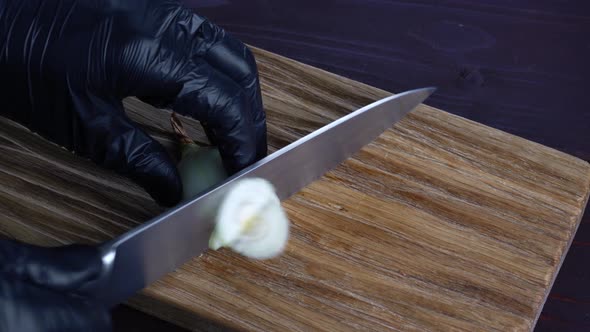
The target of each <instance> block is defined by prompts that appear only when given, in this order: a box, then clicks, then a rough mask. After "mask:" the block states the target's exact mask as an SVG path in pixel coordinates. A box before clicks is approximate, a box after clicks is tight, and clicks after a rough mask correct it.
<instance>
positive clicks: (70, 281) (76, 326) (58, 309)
mask: <svg viewBox="0 0 590 332" xmlns="http://www.w3.org/2000/svg"><path fill="white" fill-rule="evenodd" d="M0 263H1V265H0V331H27V332H69V331H71V332H74V331H76V332H79V331H88V332H93V331H97V332H98V331H100V332H107V331H110V330H111V319H110V315H109V312H108V308H106V307H103V306H101V305H100V304H99V303H95V302H94V301H93V299H90V298H85V297H81V296H78V295H76V294H75V292H76V291H77V290H78V289H80V288H81V287H82V286H83V285H85V284H86V283H88V282H90V281H93V280H95V279H96V278H98V277H99V275H100V271H101V270H100V269H101V267H102V264H101V263H102V261H101V255H100V253H99V251H98V249H97V248H94V247H87V246H78V245H71V246H66V247H59V248H43V247H37V246H32V245H27V244H24V243H19V242H15V241H10V240H4V239H0Z"/></svg>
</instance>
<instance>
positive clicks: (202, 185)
mask: <svg viewBox="0 0 590 332" xmlns="http://www.w3.org/2000/svg"><path fill="white" fill-rule="evenodd" d="M170 122H171V124H172V128H173V129H174V132H175V133H176V136H177V138H178V140H179V143H180V149H181V156H180V162H179V163H178V166H177V167H178V172H179V174H180V179H181V181H182V199H183V200H188V199H191V198H194V197H196V196H197V195H199V194H201V193H203V192H205V191H206V190H208V189H211V188H212V187H214V186H215V185H218V184H220V183H222V182H223V181H224V180H225V179H227V178H228V175H227V172H226V170H225V167H224V166H223V160H222V158H221V154H220V153H219V150H218V149H217V148H215V147H213V146H199V145H197V144H196V143H195V142H194V141H193V140H192V139H190V137H189V136H188V135H187V133H186V131H185V130H184V128H183V127H182V123H181V122H180V119H179V118H178V117H177V116H176V114H175V113H172V117H171V120H170Z"/></svg>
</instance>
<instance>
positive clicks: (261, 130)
mask: <svg viewBox="0 0 590 332" xmlns="http://www.w3.org/2000/svg"><path fill="white" fill-rule="evenodd" d="M0 83H1V84H2V85H1V90H0V96H1V97H2V98H1V99H2V107H0V114H1V115H4V116H6V117H8V118H11V119H13V120H15V121H17V122H19V123H21V124H23V125H25V126H27V127H28V128H29V129H31V130H32V131H33V132H37V133H39V134H40V135H41V136H43V137H46V138H48V139H50V140H52V141H54V142H55V143H57V144H59V145H61V146H64V147H66V148H67V149H69V150H72V151H74V152H75V153H76V154H78V155H80V156H83V157H87V158H90V159H91V160H93V161H94V162H96V163H97V164H99V165H102V166H104V167H106V168H109V169H112V170H115V171H117V172H119V173H120V174H123V175H126V176H128V177H130V178H131V179H133V180H134V181H136V182H137V183H139V184H140V185H141V186H142V187H144V188H145V189H146V190H147V192H149V193H150V194H151V195H152V197H154V198H155V199H156V201H157V202H159V203H160V204H162V205H166V206H170V205H173V204H176V203H177V202H178V201H179V200H180V198H181V193H182V187H181V182H180V179H179V175H178V173H177V170H176V168H175V166H174V165H173V163H172V161H171V159H170V158H169V156H168V155H167V153H166V151H165V150H164V148H163V147H162V146H161V145H160V144H159V143H157V142H156V141H155V140H153V139H152V138H151V137H150V136H149V135H148V134H147V133H145V132H144V131H143V130H142V129H140V128H139V127H138V126H136V125H135V124H134V123H132V121H130V119H129V118H128V117H127V116H126V115H125V112H124V108H123V104H122V99H123V98H125V97H128V96H137V97H139V98H140V99H142V100H144V101H146V102H149V103H151V104H152V105H154V106H158V107H171V108H172V109H173V110H174V111H176V112H178V113H180V114H183V115H188V116H191V117H193V118H195V119H197V120H199V121H201V123H202V124H203V126H204V127H205V129H206V131H207V134H208V136H209V138H210V140H211V141H212V143H214V144H216V145H217V146H218V147H219V150H220V152H221V155H222V158H223V160H224V163H225V166H226V168H227V170H228V172H229V173H230V174H231V173H234V172H237V171H239V170H241V169H243V168H244V167H246V166H249V165H250V164H252V163H253V162H255V161H257V160H258V159H261V158H262V157H264V156H265V155H266V153H267V143H266V119H265V114H264V111H263V108H262V99H261V93H260V86H259V81H258V73H257V68H256V64H255V61H254V57H253V55H252V53H251V52H250V51H249V50H248V48H247V47H246V46H245V45H244V44H242V43H241V42H240V41H238V40H236V39H234V38H232V37H231V36H230V35H229V34H227V33H226V32H224V31H223V30H222V29H220V28H219V27H217V26H215V25H214V24H212V23H211V22H209V21H208V20H206V19H204V18H202V17H200V16H198V15H196V14H194V13H193V12H192V11H190V10H189V9H187V8H184V7H183V6H182V4H181V3H180V2H179V1H171V0H168V1H164V0H160V1H139V0H103V1H99V0H94V1H91V0H62V1H52V0H5V1H0Z"/></svg>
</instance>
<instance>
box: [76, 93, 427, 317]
mask: <svg viewBox="0 0 590 332" xmlns="http://www.w3.org/2000/svg"><path fill="white" fill-rule="evenodd" d="M434 90H435V89H434V88H423V89H417V90H412V91H408V92H404V93H400V94H397V95H394V96H391V97H387V98H385V99H382V100H380V101H377V102H374V103H372V104H370V105H368V106H365V107H363V108H361V109H359V110H357V111H355V112H353V113H350V114H348V115H346V116H344V117H342V118H340V119H338V120H336V121H334V122H332V123H330V124H328V125H326V126H324V127H322V128H320V129H318V130H316V131H314V132H312V133H311V134H309V135H307V136H305V137H303V138H301V139H299V140H297V141H295V142H294V143H292V144H290V145H288V146H286V147H284V148H282V149H280V150H278V151H276V152H274V153H273V154H271V155H269V156H267V157H266V158H264V159H262V160H260V161H259V162H257V163H255V164H253V165H251V166H250V167H248V168H246V169H244V170H243V171H241V172H239V173H238V174H236V175H234V176H232V177H231V178H229V179H228V180H226V181H225V182H223V183H222V184H220V185H219V186H217V187H216V188H214V189H212V190H210V191H208V192H205V193H203V194H201V195H200V196H198V197H196V198H194V199H192V200H190V201H187V202H184V203H181V204H180V205H178V206H177V207H175V208H173V209H171V210H169V211H168V212H165V213H164V214H162V215H160V216H158V217H156V218H154V219H152V220H150V221H148V222H146V223H145V224H142V225H141V226H139V227H137V228H134V229H132V230H130V231H129V232H127V233H126V234H123V235H122V236H120V237H118V238H115V239H113V240H112V241H109V242H106V243H104V244H102V245H101V246H100V249H101V250H102V253H103V274H102V277H101V278H99V279H98V280H96V281H95V282H94V283H91V284H88V285H86V287H85V288H84V289H83V290H81V292H82V293H84V294H85V295H90V296H92V297H94V298H95V299H98V300H99V301H101V302H102V303H104V304H105V305H106V306H108V307H111V306H114V305H116V304H118V303H120V302H123V301H125V300H126V299H127V298H128V297H130V296H132V295H133V294H134V293H136V292H138V291H140V290H142V289H143V288H145V287H146V286H148V285H150V284H151V283H153V282H155V281H157V280H158V279H160V278H161V277H163V276H164V275H166V274H168V273H170V272H172V271H174V270H175V269H176V268H178V267H180V266H181V265H182V264H184V263H186V262H187V261H188V260H189V259H191V258H192V257H194V256H197V255H199V254H201V253H203V252H204V251H206V250H207V249H208V243H209V237H210V236H211V233H212V231H213V228H214V217H215V214H216V212H217V211H216V210H217V208H218V206H219V204H220V203H221V200H222V198H223V196H224V194H225V193H227V192H228V191H229V190H230V189H231V188H232V186H233V185H234V184H235V183H236V181H238V180H240V179H245V178H263V179H266V180H267V181H269V182H271V183H272V184H273V185H274V187H275V189H276V191H277V195H278V197H279V198H280V199H281V200H285V199H287V198H289V197H290V196H291V195H293V194H295V193H296V192H298V191H300V190H301V189H302V188H304V187H305V186H307V185H308V184H310V183H311V182H313V181H315V180H317V179H318V178H320V177H321V176H322V175H323V174H324V173H326V172H328V171H329V170H331V169H332V168H334V167H336V166H338V164H340V163H342V162H343V161H345V160H346V159H347V158H349V157H350V156H352V155H353V154H354V153H356V152H357V151H359V150H360V149H361V148H362V147H364V146H365V145H367V144H369V143H370V142H371V141H373V140H375V139H376V138H377V137H378V136H379V135H381V134H382V133H383V132H384V131H385V130H387V129H388V128H390V127H391V126H392V125H393V124H394V123H396V122H397V121H399V120H400V119H401V118H403V117H404V116H405V115H406V114H407V113H409V112H410V111H411V110H413V109H414V108H415V107H416V106H418V105H419V104H420V103H422V102H423V101H424V100H425V99H426V98H428V97H429V96H430V95H431V94H432V93H433V92H434Z"/></svg>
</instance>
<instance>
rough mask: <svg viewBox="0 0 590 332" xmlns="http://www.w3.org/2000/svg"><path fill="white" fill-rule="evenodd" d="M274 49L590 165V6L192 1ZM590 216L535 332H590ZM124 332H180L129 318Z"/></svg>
mask: <svg viewBox="0 0 590 332" xmlns="http://www.w3.org/2000/svg"><path fill="white" fill-rule="evenodd" d="M184 1H185V2H186V3H187V4H188V5H190V6H192V7H194V8H195V9H196V10H197V12H198V13H200V14H201V15H204V16H207V17H208V18H210V19H211V20H212V21H214V22H216V23H217V24H219V25H221V26H223V27H224V28H226V29H227V30H228V31H230V32H231V33H233V34H235V35H236V36H237V37H238V38H240V39H241V40H242V41H244V42H246V43H249V44H252V45H254V46H258V47H261V48H264V49H266V50H269V51H272V52H275V53H278V54H281V55H284V56H287V57H290V58H293V59H295V60H298V61H301V62H304V63H308V64H310V65H313V66H316V67H319V68H323V69H326V70H329V71H331V72H334V73H337V74H340V75H343V76H346V77H349V78H352V79H355V80H358V81H361V82H364V83H367V84H370V85H373V86H376V87H379V88H382V89H385V90H388V91H392V92H400V91H404V90H408V89H413V88H418V87H423V86H432V85H434V86H438V87H439V90H438V91H437V93H436V94H435V95H434V96H432V97H431V98H430V99H429V100H428V104H429V105H432V106H434V107H437V108H441V109H443V110H445V111H448V112H450V113H454V114H457V115H460V116H464V117H466V118H469V119H471V120H475V121H477V122H480V123H483V124H486V125H488V126H491V127H494V128H498V129H501V130H504V131H507V132H509V133H512V134H515V135H518V136H522V137H524V138H527V139H529V140H532V141H535V142H538V143H541V144H543V145H547V146H549V147H553V148H556V149H558V150H561V151H564V152H567V153H570V154H572V155H575V156H577V157H579V158H582V159H585V160H586V161H590V98H589V96H588V95H589V94H590V84H589V83H588V81H587V80H588V78H589V77H590V64H589V62H588V61H590V38H589V37H588V36H590V3H588V2H587V1H585V0H579V1H549V0H510V1H509V0H496V1H491V0H478V1H468V0H437V1H433V0H418V1H415V0H414V1H410V0H407V1H404V0H401V1H384V0H382V1H374V0H340V1H329V0H325V1H322V0H319V1H318V0H315V1H311V0H297V1H295V0H281V1H270V0H251V1H228V0H184ZM589 266H590V212H587V213H586V215H585V217H584V218H583V220H582V223H581V225H580V228H579V230H578V233H577V235H576V237H575V240H574V242H573V244H572V247H571V249H570V252H569V254H568V256H567V258H566V260H565V262H564V264H563V267H562V269H561V272H560V274H559V276H558V278H557V281H556V282H555V285H554V287H553V290H552V292H551V294H550V296H549V299H548V301H547V303H546V305H545V308H544V310H543V313H542V315H541V317H540V320H539V323H538V325H537V328H536V331H589V330H590V268H589ZM114 321H115V329H116V330H117V331H162V330H166V331H183V330H181V329H179V328H175V327H173V326H170V325H168V324H167V323H164V322H161V321H158V320H156V319H154V318H151V317H149V316H146V315H144V314H142V313H139V312H136V311H134V310H131V309H128V308H126V307H120V308H118V309H117V310H115V312H114Z"/></svg>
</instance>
